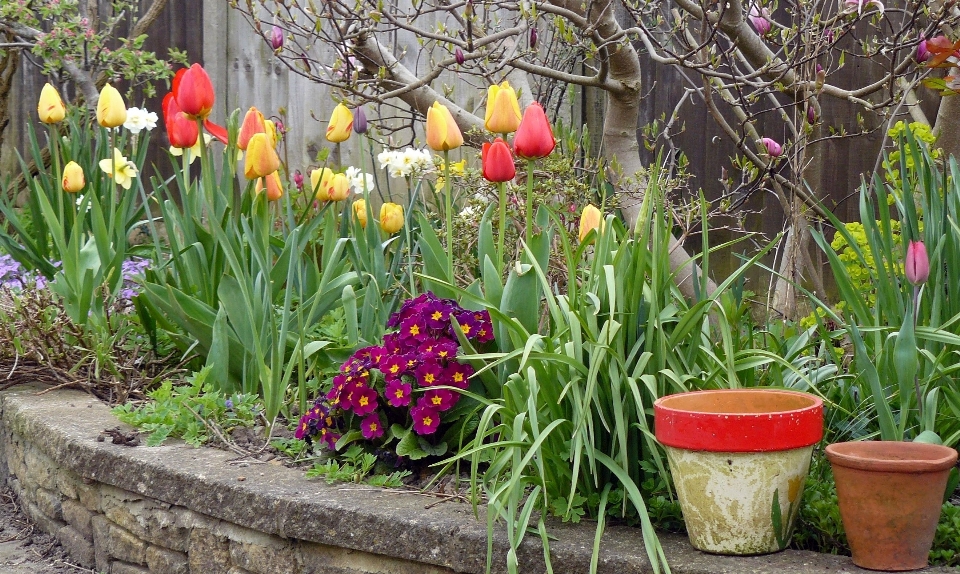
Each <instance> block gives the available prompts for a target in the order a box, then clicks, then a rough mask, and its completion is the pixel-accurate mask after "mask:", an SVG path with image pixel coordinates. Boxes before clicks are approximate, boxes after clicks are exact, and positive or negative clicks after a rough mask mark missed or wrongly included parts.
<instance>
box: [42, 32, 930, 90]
mask: <svg viewBox="0 0 960 574" xmlns="http://www.w3.org/2000/svg"><path fill="white" fill-rule="evenodd" d="M930 56H931V54H930V50H928V49H927V41H926V40H920V43H919V44H917V61H918V62H926V61H927V60H929V59H930ZM47 85H49V84H47ZM41 101H43V98H42V96H41Z"/></svg>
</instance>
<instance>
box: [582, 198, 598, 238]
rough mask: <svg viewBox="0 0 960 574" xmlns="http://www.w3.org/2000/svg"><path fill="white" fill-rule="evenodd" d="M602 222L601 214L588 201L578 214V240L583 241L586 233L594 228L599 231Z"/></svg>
mask: <svg viewBox="0 0 960 574" xmlns="http://www.w3.org/2000/svg"><path fill="white" fill-rule="evenodd" d="M602 222H603V214H602V213H600V210H599V209H597V208H596V207H594V205H593V204H592V203H588V204H587V206H586V207H584V208H583V212H582V213H581V214H580V241H581V242H583V239H584V238H585V237H586V236H587V234H588V233H590V232H591V231H593V230H595V229H596V230H597V232H598V233H599V231H600V229H602V227H601V225H602Z"/></svg>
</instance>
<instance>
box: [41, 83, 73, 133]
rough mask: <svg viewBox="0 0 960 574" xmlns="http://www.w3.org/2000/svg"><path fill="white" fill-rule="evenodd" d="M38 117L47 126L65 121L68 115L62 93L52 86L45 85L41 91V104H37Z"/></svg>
mask: <svg viewBox="0 0 960 574" xmlns="http://www.w3.org/2000/svg"><path fill="white" fill-rule="evenodd" d="M37 115H39V116H40V121H41V122H43V123H45V124H56V123H60V122H61V121H63V118H64V117H65V116H66V115H67V108H66V107H64V105H63V100H62V99H61V98H60V92H58V91H57V89H56V88H54V87H53V86H51V85H50V84H44V86H43V89H42V90H40V102H39V103H37Z"/></svg>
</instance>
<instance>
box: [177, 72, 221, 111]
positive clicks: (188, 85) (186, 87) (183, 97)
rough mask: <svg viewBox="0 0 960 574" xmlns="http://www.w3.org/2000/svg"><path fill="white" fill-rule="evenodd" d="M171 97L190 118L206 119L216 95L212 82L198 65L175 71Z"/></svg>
mask: <svg viewBox="0 0 960 574" xmlns="http://www.w3.org/2000/svg"><path fill="white" fill-rule="evenodd" d="M172 92H173V96H174V97H175V98H177V105H179V106H180V109H181V110H183V113H185V114H187V115H188V116H190V117H191V118H200V119H206V117H207V116H209V115H210V112H211V111H212V110H213V102H214V101H215V99H216V95H215V94H214V92H213V82H211V81H210V76H208V75H207V71H206V70H204V69H203V66H201V65H200V64H194V65H192V66H190V67H189V68H184V69H181V70H179V71H177V75H175V76H174V77H173V90H172Z"/></svg>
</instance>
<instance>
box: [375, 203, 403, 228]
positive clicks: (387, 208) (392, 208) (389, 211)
mask: <svg viewBox="0 0 960 574" xmlns="http://www.w3.org/2000/svg"><path fill="white" fill-rule="evenodd" d="M380 229H382V230H384V231H385V232H387V233H396V232H398V231H400V230H401V229H403V206H402V205H398V204H396V203H384V204H383V205H381V206H380Z"/></svg>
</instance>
